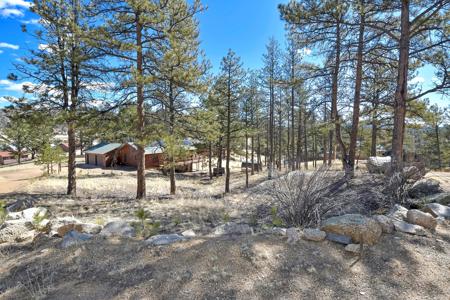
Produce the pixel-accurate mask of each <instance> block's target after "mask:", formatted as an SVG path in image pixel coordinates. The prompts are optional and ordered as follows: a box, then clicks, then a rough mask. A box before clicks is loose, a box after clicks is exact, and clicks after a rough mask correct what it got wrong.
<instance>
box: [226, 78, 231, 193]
mask: <svg viewBox="0 0 450 300" xmlns="http://www.w3.org/2000/svg"><path fill="white" fill-rule="evenodd" d="M230 81H231V70H230V69H228V78H227V133H226V134H227V159H226V163H225V168H226V171H225V193H229V192H230V175H231V174H230V159H231V82H230Z"/></svg>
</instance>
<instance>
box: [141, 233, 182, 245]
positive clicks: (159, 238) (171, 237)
mask: <svg viewBox="0 0 450 300" xmlns="http://www.w3.org/2000/svg"><path fill="white" fill-rule="evenodd" d="M184 240H186V238H185V237H184V236H181V235H178V234H158V235H155V236H152V237H150V238H148V239H147V240H145V242H144V243H145V244H146V245H152V246H162V245H170V244H173V243H176V242H181V241H184Z"/></svg>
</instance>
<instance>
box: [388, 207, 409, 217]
mask: <svg viewBox="0 0 450 300" xmlns="http://www.w3.org/2000/svg"><path fill="white" fill-rule="evenodd" d="M407 214H408V209H407V208H405V207H403V206H401V205H398V204H395V205H394V207H393V208H392V209H391V210H390V211H389V212H388V214H387V216H388V217H389V218H392V219H395V220H398V221H404V220H406V215H407Z"/></svg>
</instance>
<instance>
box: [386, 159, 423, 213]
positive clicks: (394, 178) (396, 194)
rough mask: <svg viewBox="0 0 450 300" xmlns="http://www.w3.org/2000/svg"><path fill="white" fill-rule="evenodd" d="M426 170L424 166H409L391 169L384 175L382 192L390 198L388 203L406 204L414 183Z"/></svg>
mask: <svg viewBox="0 0 450 300" xmlns="http://www.w3.org/2000/svg"><path fill="white" fill-rule="evenodd" d="M425 174H426V171H425V169H424V168H419V167H417V166H414V165H413V166H409V167H405V168H403V169H402V171H392V172H390V175H387V176H386V179H385V181H386V184H385V188H384V190H383V193H384V194H386V195H387V196H388V197H389V199H390V202H391V203H390V204H391V206H393V205H394V204H400V205H408V194H409V190H410V189H411V188H412V186H413V185H414V183H416V182H417V181H418V180H420V179H422V178H423V177H424V175H425Z"/></svg>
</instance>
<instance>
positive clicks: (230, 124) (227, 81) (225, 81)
mask: <svg viewBox="0 0 450 300" xmlns="http://www.w3.org/2000/svg"><path fill="white" fill-rule="evenodd" d="M220 70H221V72H220V75H219V78H218V93H219V95H220V97H221V99H222V101H223V106H224V110H225V113H226V115H225V116H226V121H225V142H226V165H225V193H229V192H230V159H231V143H232V139H233V138H234V137H235V134H236V133H237V132H239V131H240V130H241V126H240V124H239V122H238V121H239V101H240V99H241V96H242V83H243V82H244V77H245V73H244V70H243V69H242V63H241V60H240V58H239V57H238V56H237V55H236V53H234V52H233V51H232V50H231V49H230V50H228V53H227V55H226V56H225V57H224V58H223V59H222V62H221V68H220Z"/></svg>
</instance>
